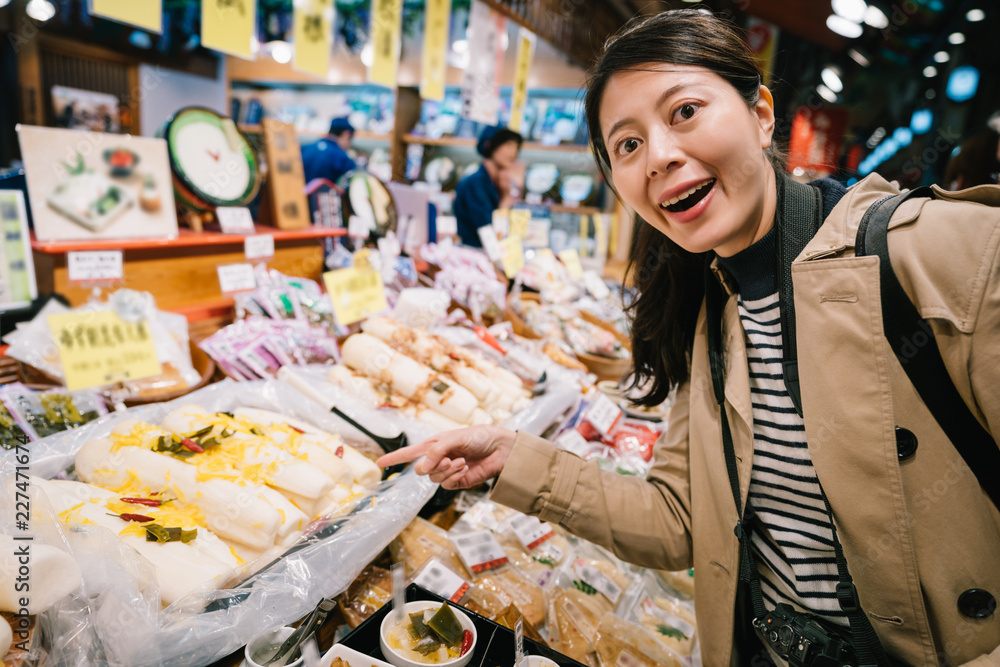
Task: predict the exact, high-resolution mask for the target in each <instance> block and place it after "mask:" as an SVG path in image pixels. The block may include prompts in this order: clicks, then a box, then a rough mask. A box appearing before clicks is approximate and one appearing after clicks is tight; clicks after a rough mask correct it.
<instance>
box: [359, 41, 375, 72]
mask: <svg viewBox="0 0 1000 667" xmlns="http://www.w3.org/2000/svg"><path fill="white" fill-rule="evenodd" d="M374 62H375V47H374V46H372V43H371V42H368V43H367V44H365V46H364V48H363V49H361V64H362V65H364V66H365V67H371V66H372V63H374Z"/></svg>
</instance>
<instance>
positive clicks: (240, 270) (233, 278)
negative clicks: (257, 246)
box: [215, 263, 257, 294]
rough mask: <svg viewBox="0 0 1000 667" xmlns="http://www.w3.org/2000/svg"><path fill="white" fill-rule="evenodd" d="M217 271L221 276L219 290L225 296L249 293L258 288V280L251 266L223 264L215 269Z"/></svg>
mask: <svg viewBox="0 0 1000 667" xmlns="http://www.w3.org/2000/svg"><path fill="white" fill-rule="evenodd" d="M215 270H216V272H217V273H218V274H219V288H220V289H221V290H222V293H223V294H235V293H236V292H247V291H249V290H252V289H254V288H255V287H257V279H256V278H255V277H254V275H253V266H251V265H250V264H246V263H240V264H222V265H221V266H217V267H215Z"/></svg>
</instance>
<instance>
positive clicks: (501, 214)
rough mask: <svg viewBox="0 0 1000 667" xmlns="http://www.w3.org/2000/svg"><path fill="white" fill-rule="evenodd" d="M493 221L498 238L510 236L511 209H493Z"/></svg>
mask: <svg viewBox="0 0 1000 667" xmlns="http://www.w3.org/2000/svg"><path fill="white" fill-rule="evenodd" d="M491 222H492V225H493V231H494V232H496V235H497V238H498V239H502V238H506V237H508V236H510V210H508V209H505V208H498V209H497V210H495V211H493V219H492V221H491Z"/></svg>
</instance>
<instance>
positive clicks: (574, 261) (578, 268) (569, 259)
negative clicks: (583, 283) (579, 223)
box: [559, 248, 583, 280]
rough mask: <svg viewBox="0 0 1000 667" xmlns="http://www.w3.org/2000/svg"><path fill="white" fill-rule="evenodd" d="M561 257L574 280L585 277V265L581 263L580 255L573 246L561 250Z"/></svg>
mask: <svg viewBox="0 0 1000 667" xmlns="http://www.w3.org/2000/svg"><path fill="white" fill-rule="evenodd" d="M559 259H561V260H562V263H563V265H565V267H566V271H567V273H569V277H570V278H572V279H573V280H582V279H583V265H582V264H580V255H579V253H577V251H576V250H574V249H573V248H567V249H566V250H560V251H559Z"/></svg>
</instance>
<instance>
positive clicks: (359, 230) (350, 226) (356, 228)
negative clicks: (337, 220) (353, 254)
mask: <svg viewBox="0 0 1000 667" xmlns="http://www.w3.org/2000/svg"><path fill="white" fill-rule="evenodd" d="M371 231H372V223H371V220H369V219H368V218H362V217H361V216H358V215H352V216H351V217H350V218H348V220H347V234H348V236H353V237H354V238H358V239H366V238H368V234H370V233H371Z"/></svg>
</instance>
